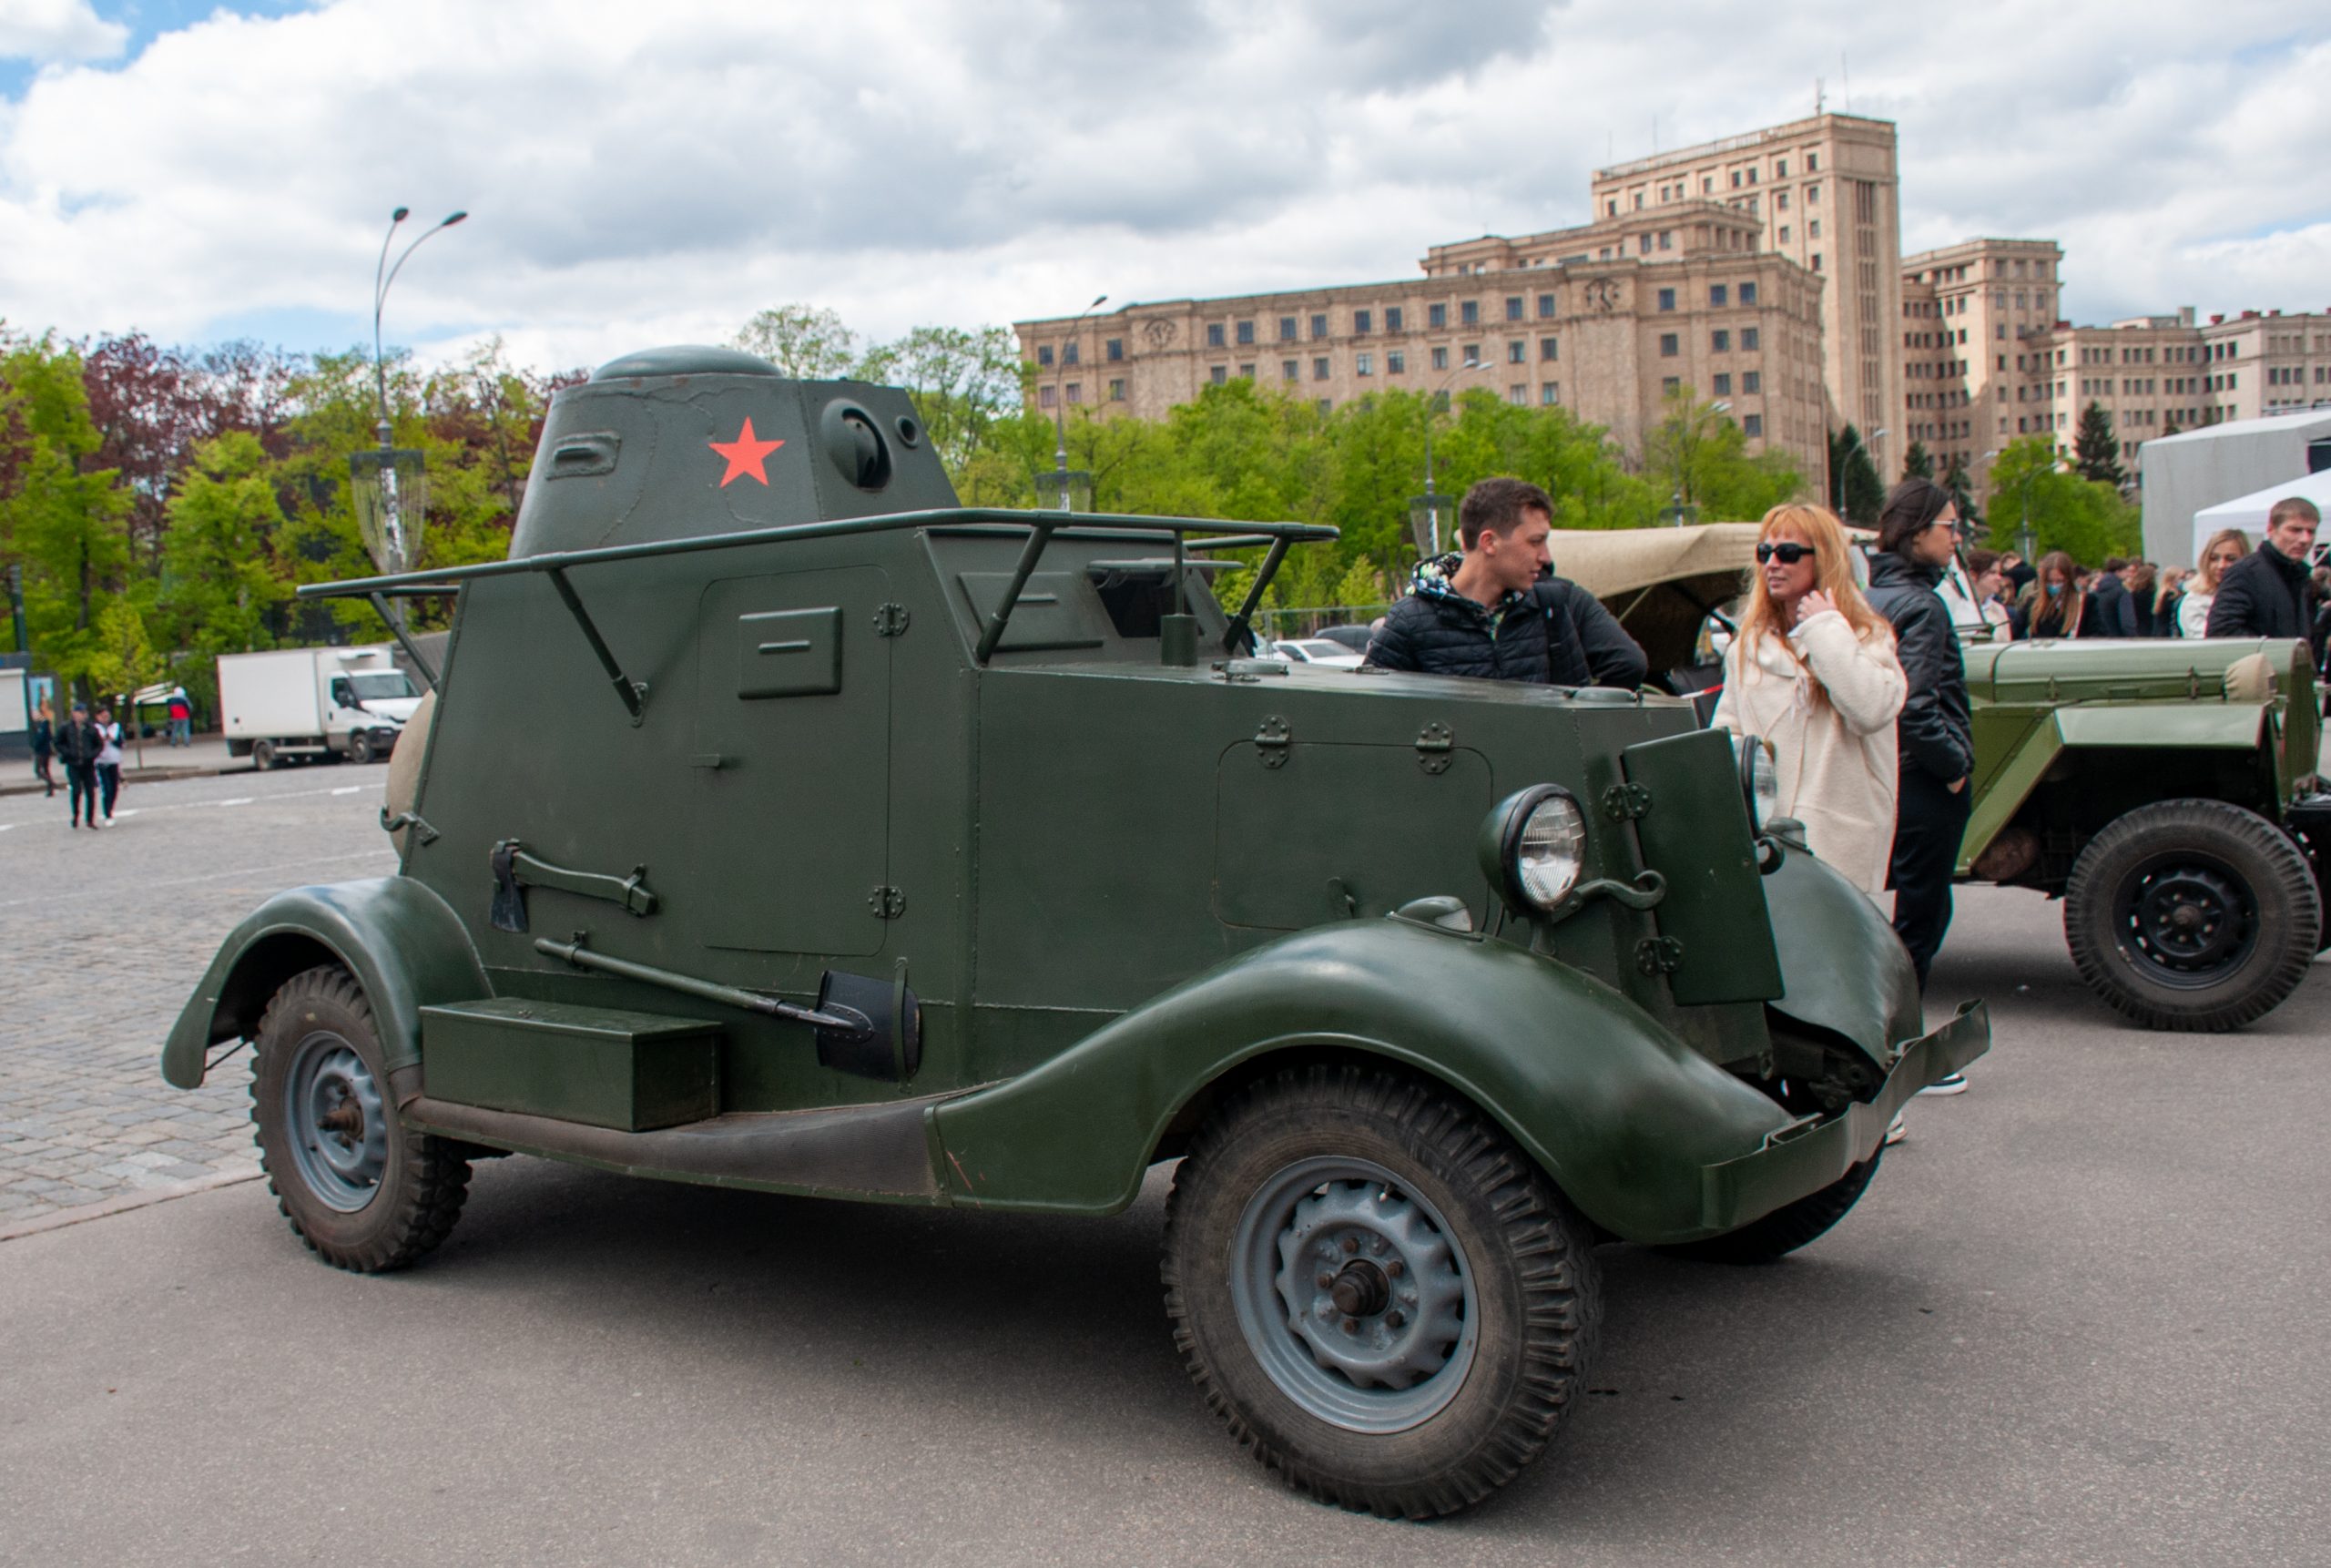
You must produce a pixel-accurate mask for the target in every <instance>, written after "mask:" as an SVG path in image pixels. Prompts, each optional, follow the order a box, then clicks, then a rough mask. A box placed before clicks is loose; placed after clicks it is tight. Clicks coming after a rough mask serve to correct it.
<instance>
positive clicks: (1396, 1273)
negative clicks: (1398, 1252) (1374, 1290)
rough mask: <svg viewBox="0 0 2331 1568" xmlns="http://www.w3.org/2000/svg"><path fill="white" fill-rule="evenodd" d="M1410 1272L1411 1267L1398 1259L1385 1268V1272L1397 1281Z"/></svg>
mask: <svg viewBox="0 0 2331 1568" xmlns="http://www.w3.org/2000/svg"><path fill="white" fill-rule="evenodd" d="M1408 1271H1409V1266H1408V1265H1407V1264H1405V1263H1403V1262H1401V1261H1400V1259H1399V1258H1397V1257H1395V1258H1394V1259H1392V1261H1391V1262H1389V1263H1388V1264H1386V1265H1385V1266H1384V1272H1385V1273H1387V1274H1389V1275H1390V1276H1391V1277H1392V1278H1395V1279H1398V1278H1400V1276H1401V1275H1403V1274H1406V1273H1407V1272H1408Z"/></svg>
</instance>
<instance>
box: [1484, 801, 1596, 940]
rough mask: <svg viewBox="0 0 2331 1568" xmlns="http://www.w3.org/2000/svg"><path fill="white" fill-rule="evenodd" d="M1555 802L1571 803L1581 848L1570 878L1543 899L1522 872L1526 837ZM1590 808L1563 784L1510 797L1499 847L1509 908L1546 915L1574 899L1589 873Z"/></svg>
mask: <svg viewBox="0 0 2331 1568" xmlns="http://www.w3.org/2000/svg"><path fill="white" fill-rule="evenodd" d="M1554 802H1561V803H1562V805H1564V806H1567V807H1568V808H1569V810H1570V813H1571V816H1572V817H1573V819H1574V820H1575V822H1576V844H1577V850H1576V853H1575V855H1574V856H1573V864H1572V867H1571V872H1570V876H1569V879H1568V880H1567V881H1565V882H1564V883H1563V884H1562V887H1561V888H1560V889H1559V890H1558V891H1555V892H1554V893H1553V894H1552V896H1551V897H1548V898H1540V897H1539V896H1538V895H1536V894H1534V893H1532V891H1530V886H1529V883H1528V881H1527V880H1526V879H1525V878H1524V876H1523V875H1522V839H1523V836H1524V835H1525V834H1526V833H1527V832H1528V831H1529V829H1530V824H1531V822H1532V820H1534V819H1535V818H1536V817H1537V815H1538V813H1539V812H1541V811H1542V810H1544V809H1546V807H1547V806H1548V805H1550V804H1552V803H1554ZM1586 822H1587V818H1586V808H1585V807H1584V806H1583V804H1581V803H1580V801H1579V799H1578V797H1577V796H1576V795H1575V794H1573V793H1572V792H1571V791H1570V790H1568V789H1564V788H1562V786H1561V785H1559V784H1535V785H1532V786H1531V787H1530V788H1529V789H1524V790H1522V791H1520V792H1519V793H1518V794H1516V795H1514V796H1512V798H1510V799H1509V800H1508V803H1507V805H1506V808H1505V810H1504V812H1503V820H1502V822H1501V825H1500V831H1499V841H1498V850H1497V862H1498V884H1499V890H1500V891H1501V893H1502V894H1503V895H1504V898H1505V901H1506V903H1507V905H1508V906H1509V907H1511V908H1512V909H1514V910H1516V911H1529V912H1532V913H1535V914H1551V913H1552V912H1553V911H1557V910H1559V909H1561V908H1562V907H1563V906H1564V905H1566V904H1568V903H1569V902H1571V901H1572V900H1573V897H1575V895H1576V894H1577V891H1578V886H1579V883H1580V881H1582V880H1583V878H1584V876H1585V874H1586V838H1587V830H1586Z"/></svg>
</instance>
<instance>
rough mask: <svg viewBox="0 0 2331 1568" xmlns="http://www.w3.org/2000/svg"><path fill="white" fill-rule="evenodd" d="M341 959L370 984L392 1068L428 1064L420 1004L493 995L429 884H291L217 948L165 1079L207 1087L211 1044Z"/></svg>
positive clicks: (251, 1027)
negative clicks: (281, 990)
mask: <svg viewBox="0 0 2331 1568" xmlns="http://www.w3.org/2000/svg"><path fill="white" fill-rule="evenodd" d="M331 962H339V963H341V964H344V965H346V966H347V968H348V970H349V972H351V973H352V974H354V975H355V976H356V980H357V983H359V984H360V985H361V986H362V987H363V988H364V995H365V998H366V1000H368V1001H369V1002H370V1003H372V1018H373V1022H374V1023H376V1024H377V1025H378V1026H379V1028H380V1031H381V1046H382V1051H383V1052H384V1053H385V1054H386V1055H387V1057H388V1070H389V1071H390V1072H392V1073H395V1072H398V1071H400V1070H402V1069H403V1068H406V1067H412V1066H415V1065H417V1064H419V1063H420V1061H421V1009H422V1007H424V1006H428V1005H430V1004H432V1003H439V1002H466V1001H472V1000H474V999H475V998H478V997H481V996H485V995H488V994H490V991H489V988H488V987H487V985H486V983H485V972H484V970H483V969H482V968H481V967H479V964H478V961H477V951H476V949H474V948H473V947H472V946H471V945H470V939H469V935H468V933H467V932H464V931H463V929H462V922H461V919H460V917H459V916H457V915H455V914H454V913H453V910H452V908H451V907H449V906H448V905H447V904H446V902H445V901H444V900H443V899H441V898H439V897H438V896H437V895H436V894H435V893H433V892H432V891H429V889H427V888H425V887H423V886H422V884H421V883H419V882H416V881H412V880H410V879H408V878H405V877H379V878H373V879H371V880H368V881H355V882H333V883H331V884H329V885H327V886H322V887H309V888H293V889H290V891H286V892H280V893H278V894H276V895H275V896H274V897H273V898H271V899H270V900H268V901H266V902H265V903H263V904H261V905H260V907H259V908H258V909H257V910H256V911H253V912H252V914H251V915H250V917H249V919H247V920H245V921H243V923H242V924H240V925H239V926H237V927H236V928H235V929H234V932H233V933H232V934H230V935H229V937H228V938H227V940H226V942H225V943H224V944H222V945H221V946H220V947H219V956H218V957H216V958H214V959H212V960H211V961H210V968H209V970H208V971H207V972H205V973H204V974H203V977H202V983H201V984H199V985H198V986H197V987H196V988H195V993H194V995H193V996H192V997H191V998H189V999H188V1002H187V1004H186V1007H185V1009H184V1011H182V1012H181V1013H179V1014H178V1022H177V1023H175V1024H173V1025H171V1028H170V1034H169V1039H168V1042H167V1043H166V1044H164V1045H163V1047H162V1076H163V1078H164V1079H165V1080H167V1081H168V1083H170V1084H174V1085H175V1086H177V1087H178V1088H181V1089H191V1088H195V1087H197V1086H198V1085H199V1084H201V1082H202V1075H203V1072H204V1061H205V1058H206V1057H207V1056H208V1054H209V1049H210V1047H211V1046H213V1045H215V1044H219V1043H220V1042H222V1041H227V1040H233V1039H238V1038H241V1037H245V1036H248V1035H249V1034H251V1033H255V1032H256V1031H257V1030H258V1028H259V1022H260V1015H261V1014H263V1013H265V1012H266V1011H267V1003H268V998H269V997H270V996H272V995H274V994H275V990H276V988H277V987H278V986H279V985H280V984H281V983H283V982H284V981H286V980H289V979H290V977H291V976H292V975H294V974H297V973H299V972H301V971H302V970H306V969H310V968H313V967H314V966H315V965H317V964H320V963H331Z"/></svg>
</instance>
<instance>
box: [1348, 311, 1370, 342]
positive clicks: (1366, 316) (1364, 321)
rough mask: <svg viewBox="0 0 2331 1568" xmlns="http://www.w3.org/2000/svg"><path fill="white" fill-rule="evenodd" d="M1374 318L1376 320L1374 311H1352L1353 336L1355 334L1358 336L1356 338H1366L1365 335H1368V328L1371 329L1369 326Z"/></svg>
mask: <svg viewBox="0 0 2331 1568" xmlns="http://www.w3.org/2000/svg"><path fill="white" fill-rule="evenodd" d="M1374 320H1375V312H1373V311H1353V312H1352V313H1351V332H1352V336H1353V337H1356V338H1364V337H1366V336H1368V330H1369V326H1370V324H1371V323H1372V322H1373V321H1374Z"/></svg>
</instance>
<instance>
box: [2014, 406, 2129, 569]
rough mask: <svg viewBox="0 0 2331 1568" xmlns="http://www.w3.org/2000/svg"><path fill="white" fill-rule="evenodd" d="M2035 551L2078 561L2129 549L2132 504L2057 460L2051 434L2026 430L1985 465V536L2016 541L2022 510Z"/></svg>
mask: <svg viewBox="0 0 2331 1568" xmlns="http://www.w3.org/2000/svg"><path fill="white" fill-rule="evenodd" d="M2027 515H2028V516H2029V517H2030V519H2031V530H2032V534H2033V535H2034V538H2035V542H2036V543H2035V547H2036V549H2037V550H2038V552H2039V554H2041V555H2046V554H2047V553H2048V552H2050V551H2051V550H2061V551H2063V552H2064V553H2065V554H2066V555H2070V556H2071V558H2072V559H2073V560H2074V561H2077V562H2079V563H2080V564H2081V565H2086V566H2095V565H2101V564H2102V562H2103V561H2104V559H2105V558H2106V557H2107V556H2110V555H2132V554H2133V553H2135V551H2136V550H2137V548H2138V540H2139V537H2140V534H2141V530H2140V528H2139V519H2138V513H2137V509H2136V508H2135V507H2133V506H2132V505H2130V504H2128V503H2127V502H2126V501H2124V500H2122V498H2121V493H2120V492H2119V491H2118V490H2116V489H2114V488H2113V487H2112V485H2110V484H2101V483H2099V482H2097V481H2095V480H2091V479H2083V478H2082V477H2081V475H2080V474H2079V473H2078V472H2076V471H2068V470H2066V469H2063V468H2060V467H2058V466H2057V460H2056V445H2055V440H2054V438H2053V437H2052V436H2049V435H2028V436H2023V437H2021V438H2020V439H2018V440H2016V441H2013V442H2010V443H2009V444H2008V447H2007V449H2006V450H2005V451H2003V452H2001V453H2000V456H1999V461H1998V462H1997V463H1993V464H1992V465H1991V516H1990V542H1991V545H1993V547H1994V548H1997V549H2002V550H2004V549H2012V548H2017V547H2019V546H2018V545H2017V535H2018V534H2019V533H2020V532H2021V529H2022V526H2023V522H2024V519H2025V517H2026V516H2027Z"/></svg>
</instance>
